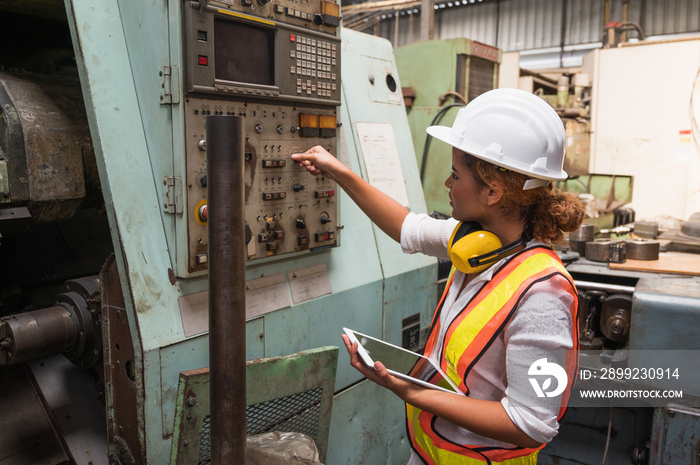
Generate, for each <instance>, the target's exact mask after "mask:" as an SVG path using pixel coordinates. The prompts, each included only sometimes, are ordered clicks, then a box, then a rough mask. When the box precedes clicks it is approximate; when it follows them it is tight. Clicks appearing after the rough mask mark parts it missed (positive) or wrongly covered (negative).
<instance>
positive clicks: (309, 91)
mask: <svg viewBox="0 0 700 465" xmlns="http://www.w3.org/2000/svg"><path fill="white" fill-rule="evenodd" d="M295 43H296V49H295V50H291V51H290V52H289V58H290V60H291V66H290V73H291V74H294V75H296V76H297V94H298V95H306V96H313V97H321V98H331V97H332V96H333V93H334V91H336V90H337V89H338V87H337V80H338V72H337V71H338V66H337V65H338V61H337V60H338V56H337V53H338V44H337V43H333V42H328V41H325V40H321V39H314V38H312V37H305V36H301V35H299V34H296V36H295Z"/></svg>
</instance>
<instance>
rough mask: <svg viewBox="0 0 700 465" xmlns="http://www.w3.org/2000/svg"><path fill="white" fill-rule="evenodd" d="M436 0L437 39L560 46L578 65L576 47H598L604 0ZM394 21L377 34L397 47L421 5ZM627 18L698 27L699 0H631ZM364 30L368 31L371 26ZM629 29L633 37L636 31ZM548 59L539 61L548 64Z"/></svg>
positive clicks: (649, 29)
mask: <svg viewBox="0 0 700 465" xmlns="http://www.w3.org/2000/svg"><path fill="white" fill-rule="evenodd" d="M437 6H438V8H437V9H436V11H435V38H437V39H448V38H454V37H467V38H470V39H473V40H477V41H479V42H483V43H486V44H489V45H495V46H497V47H499V48H501V49H502V50H503V51H504V52H512V51H520V52H525V53H524V55H526V56H536V55H537V54H538V52H537V51H541V52H542V54H548V53H549V54H552V53H553V50H552V49H559V50H560V51H563V52H564V53H560V54H559V57H558V60H559V63H560V64H561V65H562V66H564V65H565V66H576V65H579V64H580V57H581V56H582V55H583V53H575V51H576V50H587V49H591V48H596V47H599V46H600V42H601V38H602V34H603V17H604V8H605V1H604V0H500V1H497V0H491V1H485V2H481V1H477V0H459V1H447V2H442V1H440V2H438V3H437ZM610 20H611V21H621V20H622V1H621V0H613V1H612V3H611V11H610ZM395 21H396V16H395V15H387V16H386V17H385V18H384V19H383V20H382V21H381V23H380V24H379V35H381V36H382V37H385V38H386V39H389V40H390V41H391V42H392V43H393V44H394V46H395V47H400V46H402V45H407V44H409V43H413V42H415V41H418V40H419V39H420V10H419V9H413V10H410V14H409V13H408V11H406V10H404V11H402V12H401V13H400V14H399V29H398V34H396V29H395V27H396V23H395ZM629 21H633V22H636V23H638V24H639V25H640V26H641V27H642V30H643V31H644V34H645V35H646V36H647V37H649V36H660V35H670V34H684V33H697V32H700V0H630V2H629ZM562 24H563V26H564V27H563V28H562ZM364 32H367V33H368V34H372V33H374V29H373V28H368V29H367V30H365V31H364ZM629 35H630V37H635V35H636V32H634V31H631V32H630V33H629ZM562 36H563V38H562ZM562 39H563V40H562ZM572 50H573V51H574V52H572ZM565 54H567V55H566V56H564V55H565ZM554 55H556V53H555V54H554ZM567 57H568V62H565V59H566V58H567ZM536 61H537V60H533V63H536ZM551 61H552V60H551V59H549V60H548V61H547V60H545V61H543V63H545V62H546V63H547V64H550V65H551ZM577 61H578V63H576V62H577ZM545 67H546V66H545Z"/></svg>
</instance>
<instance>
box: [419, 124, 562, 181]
mask: <svg viewBox="0 0 700 465" xmlns="http://www.w3.org/2000/svg"><path fill="white" fill-rule="evenodd" d="M426 132H427V133H428V134H430V135H431V136H432V137H434V138H436V139H438V140H440V141H442V142H445V143H446V144H449V145H451V146H452V147H455V148H456V149H459V150H461V151H463V152H466V153H468V154H469V155H472V156H475V157H476V158H479V159H481V160H484V161H485V162H488V163H491V164H493V165H496V166H500V167H502V168H508V169H509V170H512V171H515V172H517V173H520V174H524V175H525V176H528V177H531V178H536V179H544V180H547V181H564V180H566V179H567V178H568V177H569V176H568V174H566V171H564V170H560V171H558V172H552V171H551V170H550V171H547V173H542V174H540V173H537V174H534V173H533V172H532V167H531V166H530V165H527V164H525V163H518V162H517V161H516V160H513V159H512V158H509V157H507V156H502V157H501V158H500V159H499V160H494V158H493V157H492V156H488V155H486V154H485V153H484V152H485V148H484V147H481V146H479V145H477V144H473V143H471V142H470V141H468V140H465V139H464V138H463V137H461V136H459V135H457V134H455V132H454V131H453V130H452V128H451V127H447V126H429V127H428V128H427V129H426Z"/></svg>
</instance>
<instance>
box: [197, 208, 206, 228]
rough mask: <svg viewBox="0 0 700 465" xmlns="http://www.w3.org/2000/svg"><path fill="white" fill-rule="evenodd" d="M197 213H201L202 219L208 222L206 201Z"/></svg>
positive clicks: (200, 217)
mask: <svg viewBox="0 0 700 465" xmlns="http://www.w3.org/2000/svg"><path fill="white" fill-rule="evenodd" d="M197 214H199V219H200V220H202V221H204V222H205V223H206V222H207V204H206V203H205V204H204V205H202V206H200V207H199V210H197Z"/></svg>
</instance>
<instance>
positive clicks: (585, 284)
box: [574, 279, 634, 294]
mask: <svg viewBox="0 0 700 465" xmlns="http://www.w3.org/2000/svg"><path fill="white" fill-rule="evenodd" d="M574 284H575V285H576V289H591V290H596V291H605V292H615V293H618V294H634V286H622V285H620V284H606V283H594V282H590V281H579V280H577V279H574Z"/></svg>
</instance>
